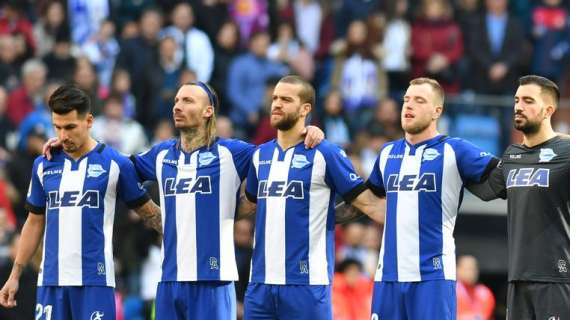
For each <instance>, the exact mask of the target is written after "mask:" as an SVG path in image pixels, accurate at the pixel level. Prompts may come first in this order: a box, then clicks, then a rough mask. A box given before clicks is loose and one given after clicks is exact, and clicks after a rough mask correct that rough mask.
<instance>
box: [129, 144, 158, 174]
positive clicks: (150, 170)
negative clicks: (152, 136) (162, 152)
mask: <svg viewBox="0 0 570 320" xmlns="http://www.w3.org/2000/svg"><path fill="white" fill-rule="evenodd" d="M159 146H160V145H155V146H153V147H152V148H151V149H150V150H147V151H145V152H141V153H138V154H136V155H132V156H131V157H130V159H131V161H132V162H133V163H134V168H135V170H136V173H137V174H138V175H139V177H140V178H141V179H142V180H143V181H156V156H157V154H158V151H159V149H160V148H159Z"/></svg>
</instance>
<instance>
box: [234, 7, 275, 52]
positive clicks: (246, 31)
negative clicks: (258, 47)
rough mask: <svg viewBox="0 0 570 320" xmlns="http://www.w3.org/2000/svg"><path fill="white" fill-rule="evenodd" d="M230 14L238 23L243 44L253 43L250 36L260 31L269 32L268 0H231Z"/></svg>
mask: <svg viewBox="0 0 570 320" xmlns="http://www.w3.org/2000/svg"><path fill="white" fill-rule="evenodd" d="M229 10H230V16H231V17H232V19H233V20H234V22H235V23H236V24H237V26H238V28H239V32H240V40H241V41H242V45H246V44H248V43H251V41H250V38H252V37H253V36H254V35H255V34H257V33H259V32H267V28H268V27H269V13H268V11H267V0H231V1H230V6H229Z"/></svg>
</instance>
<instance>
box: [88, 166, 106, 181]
mask: <svg viewBox="0 0 570 320" xmlns="http://www.w3.org/2000/svg"><path fill="white" fill-rule="evenodd" d="M105 172H107V171H105V169H103V166H102V165H100V164H98V163H95V164H90V165H89V166H88V167H87V178H97V177H99V176H100V175H102V174H103V173H105Z"/></svg>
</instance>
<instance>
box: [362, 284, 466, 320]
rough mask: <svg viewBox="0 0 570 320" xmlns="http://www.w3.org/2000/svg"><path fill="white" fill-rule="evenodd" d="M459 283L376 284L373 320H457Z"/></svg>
mask: <svg viewBox="0 0 570 320" xmlns="http://www.w3.org/2000/svg"><path fill="white" fill-rule="evenodd" d="M456 316H457V297H456V293H455V281H452V280H431V281H422V282H375V283H374V294H373V296H372V319H373V320H375V319H382V320H384V319H390V320H432V319H438V320H455V318H456Z"/></svg>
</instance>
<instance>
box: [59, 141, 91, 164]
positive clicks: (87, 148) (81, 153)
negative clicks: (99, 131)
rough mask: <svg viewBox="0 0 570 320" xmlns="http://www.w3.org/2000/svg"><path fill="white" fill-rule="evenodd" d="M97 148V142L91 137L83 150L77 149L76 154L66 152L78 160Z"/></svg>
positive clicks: (83, 146)
mask: <svg viewBox="0 0 570 320" xmlns="http://www.w3.org/2000/svg"><path fill="white" fill-rule="evenodd" d="M96 146H97V140H95V139H93V138H92V137H89V139H88V140H87V141H86V142H85V143H84V144H83V145H82V146H81V148H79V149H77V150H76V151H75V152H65V151H64V152H65V153H66V154H67V155H68V156H69V157H70V158H71V159H73V160H78V159H79V158H81V157H83V156H84V155H86V154H87V153H89V152H90V151H91V150H93V149H94V148H95V147H96Z"/></svg>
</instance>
